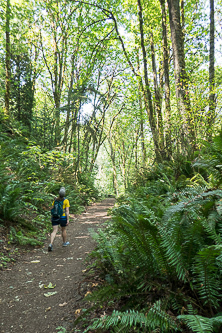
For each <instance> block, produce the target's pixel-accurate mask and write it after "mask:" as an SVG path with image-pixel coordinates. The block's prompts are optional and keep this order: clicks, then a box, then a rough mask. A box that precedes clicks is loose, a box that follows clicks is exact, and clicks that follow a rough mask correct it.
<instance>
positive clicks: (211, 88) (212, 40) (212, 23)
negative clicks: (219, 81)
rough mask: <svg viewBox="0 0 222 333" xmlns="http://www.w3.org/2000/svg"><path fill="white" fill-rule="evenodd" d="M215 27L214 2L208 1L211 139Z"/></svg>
mask: <svg viewBox="0 0 222 333" xmlns="http://www.w3.org/2000/svg"><path fill="white" fill-rule="evenodd" d="M214 31H215V27H214V0H210V53H209V84H210V94H209V114H208V134H209V135H210V137H212V125H213V122H214V118H215V109H216V103H215V91H214V89H215V69H214V52H215V38H214V34H215V32H214Z"/></svg>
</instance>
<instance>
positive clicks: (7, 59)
mask: <svg viewBox="0 0 222 333" xmlns="http://www.w3.org/2000/svg"><path fill="white" fill-rule="evenodd" d="M10 5H11V4H10V0H7V2H6V29H5V35H6V36H5V37H6V38H5V39H6V45H5V50H6V52H5V111H6V114H7V115H8V116H9V115H10V81H11V66H10V59H11V55H10V16H11V6H10Z"/></svg>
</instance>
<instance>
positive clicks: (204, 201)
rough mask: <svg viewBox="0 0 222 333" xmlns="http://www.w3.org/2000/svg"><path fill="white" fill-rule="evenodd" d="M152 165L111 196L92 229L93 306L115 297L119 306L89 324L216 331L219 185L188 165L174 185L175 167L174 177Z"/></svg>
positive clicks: (221, 226)
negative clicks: (108, 216)
mask: <svg viewBox="0 0 222 333" xmlns="http://www.w3.org/2000/svg"><path fill="white" fill-rule="evenodd" d="M195 163H196V162H195ZM156 169H157V170H158V173H157V174H155V172H154V170H151V173H150V174H149V173H147V177H146V179H145V181H144V186H143V187H142V186H138V187H137V188H135V187H134V189H135V192H133V193H131V194H130V195H129V194H128V196H127V197H120V198H119V199H118V204H117V205H116V207H115V208H114V209H113V210H112V220H111V221H109V223H108V224H107V225H106V227H105V228H103V229H101V230H99V231H98V232H97V233H94V238H95V240H96V242H97V248H96V249H95V251H93V252H92V254H91V256H90V258H91V260H92V263H91V267H92V268H93V269H95V270H97V274H98V272H100V276H101V278H102V279H103V280H104V283H103V285H102V286H101V287H100V288H98V290H96V291H94V293H92V295H90V297H89V299H90V301H93V302H95V304H96V305H97V306H98V307H99V306H100V305H101V304H102V305H105V306H109V304H110V307H111V308H113V304H112V302H114V304H115V305H114V307H115V309H118V308H119V309H120V310H122V312H118V311H114V312H113V313H112V315H110V316H108V315H107V316H104V317H102V318H99V319H95V321H94V322H93V324H92V325H91V326H89V328H88V330H90V329H95V330H96V331H98V332H100V331H102V330H103V329H104V330H108V329H111V331H112V332H119V331H121V330H122V331H127V332H131V330H132V331H136V332H146V331H150V332H152V331H153V330H156V329H157V330H158V329H159V330H160V331H161V332H167V330H169V331H171V332H175V331H177V330H178V331H181V332H185V331H186V330H185V329H184V326H183V323H186V324H187V325H188V327H189V328H190V329H192V330H193V331H194V332H219V331H218V329H219V328H220V326H221V319H220V316H219V314H218V312H220V309H221V306H222V303H221V290H222V282H221V281H222V280H221V278H222V276H221V274H222V269H221V268H222V264H221V262H222V261H221V258H222V238H221V233H222V217H221V216H222V214H221V211H222V210H221V202H222V190H221V189H220V188H213V189H212V188H210V182H211V181H212V178H211V179H210V180H209V178H208V177H206V174H207V171H209V172H210V171H211V170H209V169H208V170H205V169H202V171H201V173H197V174H195V173H194V169H193V168H192V166H191V167H190V178H187V177H186V176H185V175H184V177H183V181H182V182H180V181H179V182H180V184H179V183H178V180H179V178H180V177H181V176H182V175H183V172H182V169H181V174H180V177H179V178H178V174H177V175H175V173H174V171H175V170H172V169H171V168H169V169H168V168H167V167H166V166H165V170H164V171H163V168H162V167H161V166H159V167H158V168H156ZM199 171H200V170H199ZM204 172H205V174H204ZM203 174H204V177H203V176H202V175H203ZM187 175H189V174H187ZM215 177H216V178H217V177H218V175H217V173H215ZM208 180H209V182H208ZM156 304H159V305H160V304H161V311H162V315H163V318H168V317H167V316H168V315H169V313H170V316H169V317H170V320H171V321H172V323H173V324H172V323H171V326H164V323H165V322H164V321H163V322H161V321H160V322H158V320H157V319H156V317H155V315H154V314H153V313H152V311H151V309H152V306H156ZM159 309H160V308H159ZM183 312H188V313H189V315H187V314H184V315H180V314H181V313H183ZM144 314H146V316H145V318H142V316H143V315H144ZM215 315H217V316H218V317H216V316H215ZM149 318H150V321H152V322H153V323H154V326H149V324H147V323H148V319H149ZM177 318H178V319H179V321H180V322H178V319H177ZM146 325H148V326H147V328H145V327H146Z"/></svg>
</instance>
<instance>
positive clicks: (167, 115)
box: [160, 0, 172, 159]
mask: <svg viewBox="0 0 222 333" xmlns="http://www.w3.org/2000/svg"><path fill="white" fill-rule="evenodd" d="M160 4H161V12H162V40H163V67H164V77H165V86H164V87H165V143H166V155H167V158H168V159H169V158H170V156H171V155H172V145H171V105H170V78H169V51H168V41H167V22H166V19H167V18H166V8H165V6H166V2H165V0H160Z"/></svg>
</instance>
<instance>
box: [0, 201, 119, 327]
mask: <svg viewBox="0 0 222 333" xmlns="http://www.w3.org/2000/svg"><path fill="white" fill-rule="evenodd" d="M114 202H115V200H114V199H112V198H109V199H106V200H104V201H102V202H100V203H96V204H93V205H92V206H90V207H89V208H88V209H87V212H86V213H83V214H82V215H80V216H77V217H74V216H71V221H70V225H69V227H68V228H67V234H68V240H69V241H70V246H69V247H62V241H61V237H58V236H57V237H56V239H55V242H54V248H53V251H52V252H49V253H48V251H47V246H48V241H47V242H46V243H45V246H44V247H43V248H42V249H34V250H32V251H31V252H29V253H27V254H25V255H24V256H22V257H21V258H20V259H19V261H18V262H17V263H16V264H15V265H14V266H13V267H11V268H10V269H8V270H4V271H1V272H0V281H1V282H0V286H1V287H0V308H1V310H0V311H1V322H0V332H1V333H12V332H13V333H20V332H21V333H40V332H41V333H56V332H58V330H56V328H57V327H59V326H63V327H65V328H68V327H69V325H70V322H71V321H73V319H74V316H75V312H76V311H78V309H79V306H80V301H81V299H82V296H81V295H80V294H79V291H78V287H79V284H80V282H81V281H82V279H83V272H82V271H83V270H84V268H85V266H84V259H85V258H86V256H87V254H88V253H89V252H91V250H92V249H93V247H94V242H93V240H92V238H91V237H90V231H89V229H92V228H93V229H95V228H96V227H97V226H99V225H100V224H102V223H103V222H104V221H106V220H107V219H109V216H107V210H108V209H109V208H111V207H112V206H113V205H114ZM45 287H48V288H45ZM50 287H51V288H50Z"/></svg>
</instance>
